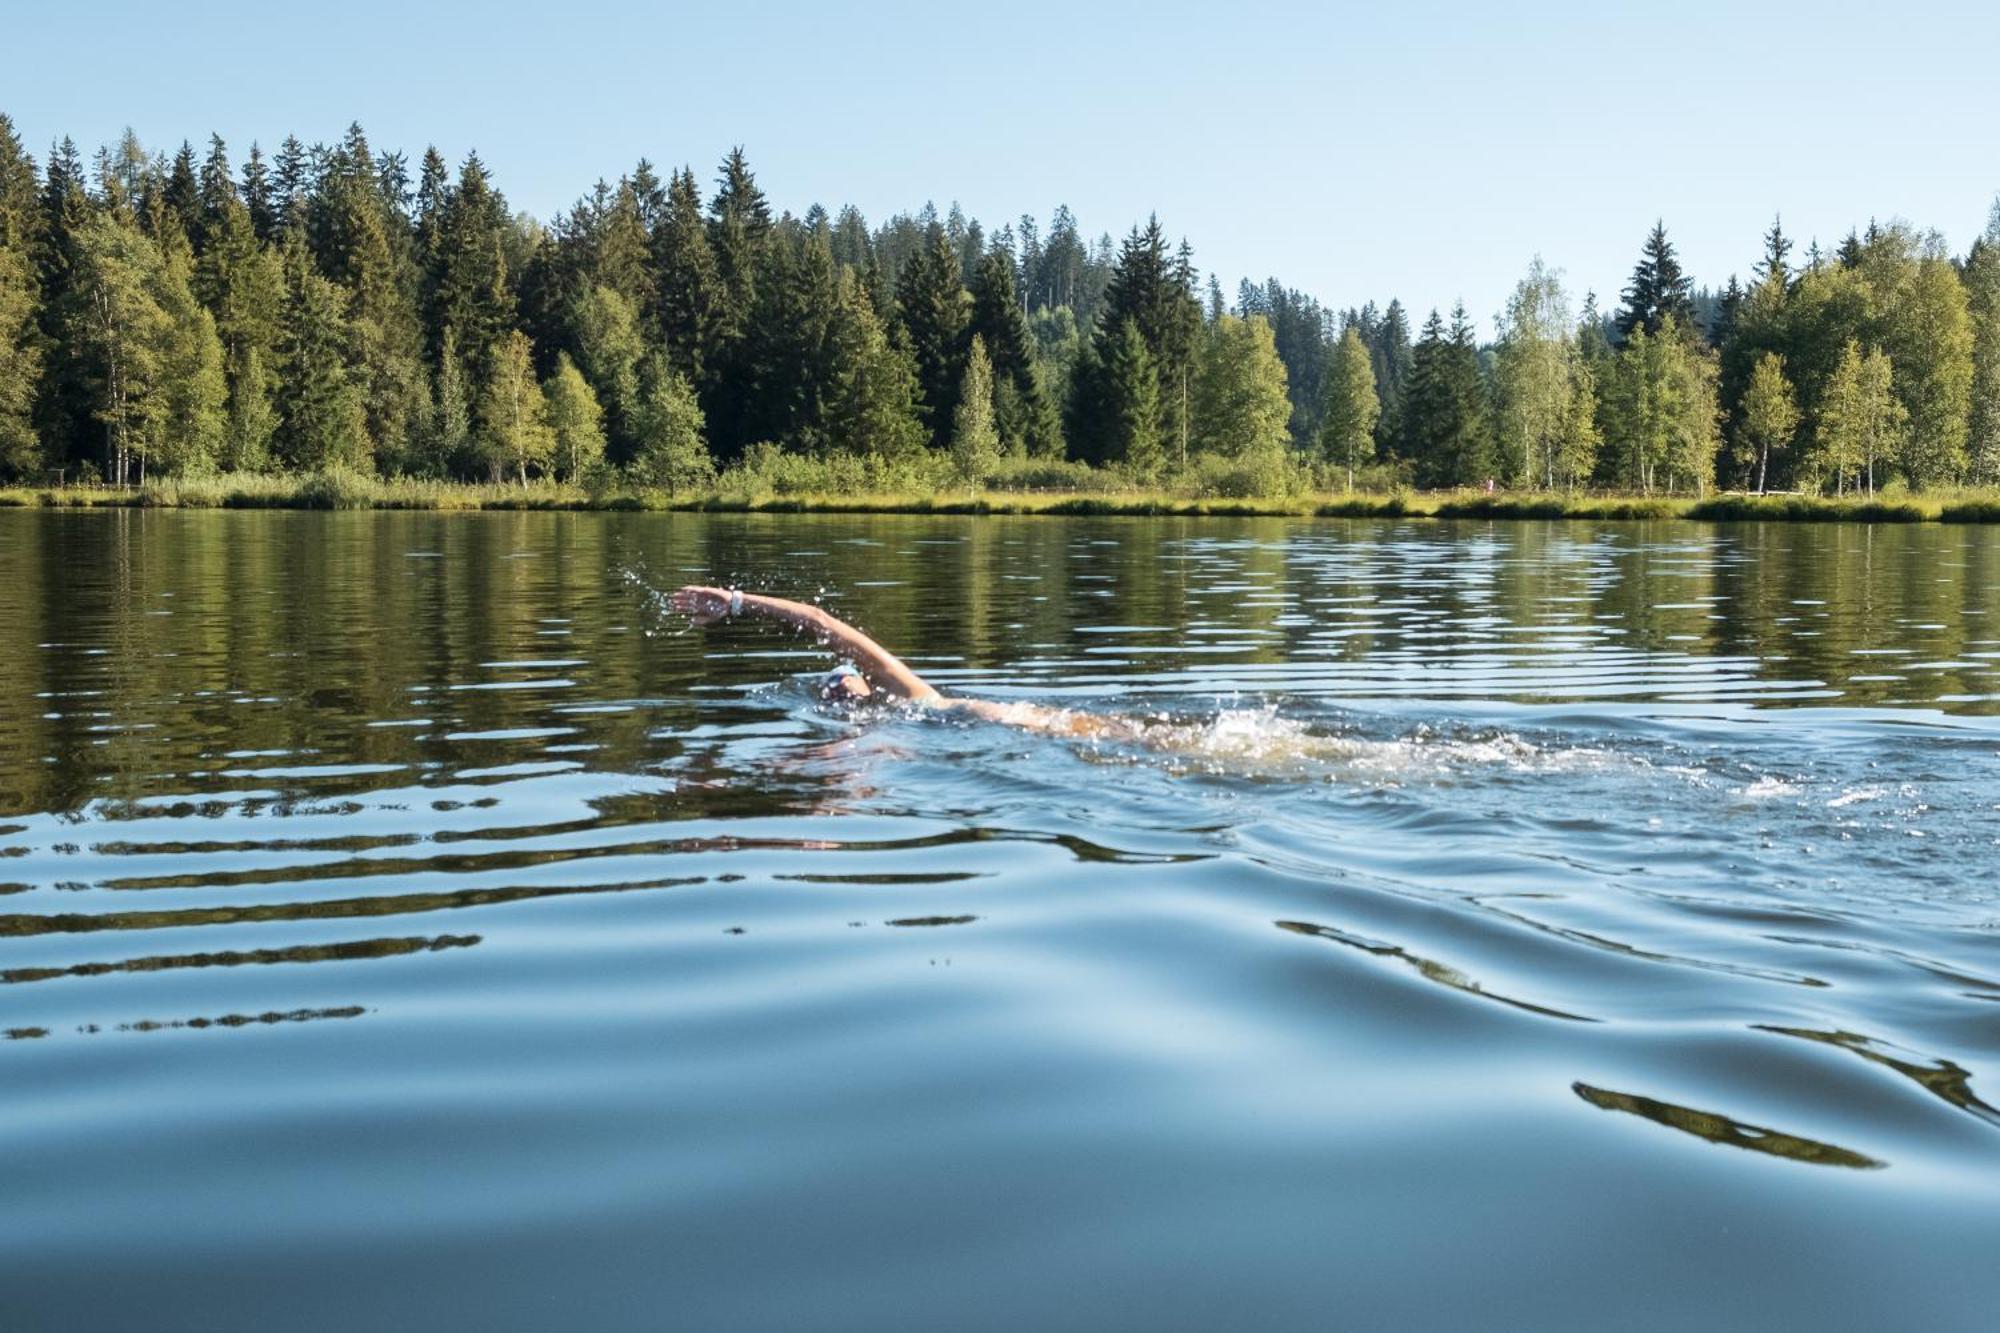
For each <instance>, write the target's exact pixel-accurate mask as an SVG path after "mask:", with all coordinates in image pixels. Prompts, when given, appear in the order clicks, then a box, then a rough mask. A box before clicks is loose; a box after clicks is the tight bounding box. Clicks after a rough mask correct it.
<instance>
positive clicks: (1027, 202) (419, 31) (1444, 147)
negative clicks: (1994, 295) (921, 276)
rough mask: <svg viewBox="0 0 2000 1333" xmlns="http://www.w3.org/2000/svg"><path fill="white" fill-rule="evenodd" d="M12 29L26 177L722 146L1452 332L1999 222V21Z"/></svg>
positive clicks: (1141, 12)
mask: <svg viewBox="0 0 2000 1333" xmlns="http://www.w3.org/2000/svg"><path fill="white" fill-rule="evenodd" d="M10 8H11V9H12V11H13V12H11V13H9V14H8V15H7V17H6V19H5V20H4V26H5V29H6V31H7V32H8V33H9V34H10V37H11V38H12V39H14V40H15V41H16V42H18V44H17V45H15V46H14V49H13V50H12V51H11V52H10V53H9V54H8V56H7V58H6V60H5V62H4V64H5V70H6V75H5V80H4V82H0V111H5V112H7V113H8V114H11V115H12V116H13V117H14V119H15V122H16V124H17V126H18V128H19V129H20V131H21V133H22V135H23V137H24V138H25V139H26V140H27V141H28V143H29V145H30V147H31V148H32V149H33V150H34V151H35V153H36V154H37V156H38V157H40V156H41V155H42V154H43V153H44V152H45V151H46V148H47V144H48V142H49V141H50V139H51V138H52V137H54V136H58V135H62V134H69V135H72V136H73V137H75V138H76V140H77V142H78V143H79V145H81V146H82V147H83V148H84V150H85V151H86V153H87V152H89V151H90V150H92V149H94V148H95V147H96V145H98V144H99V143H102V142H107V141H109V140H112V139H114V138H115V137H116V136H117V135H118V134H119V133H120V132H121V131H122V130H123V129H124V127H125V126H127V125H130V126H131V127H133V128H134V129H135V130H136V131H137V132H138V133H139V136H140V138H141V139H142V140H144V141H145V142H146V144H147V145H148V146H163V147H173V146H177V145H178V144H179V142H180V141H181V140H182V139H183V138H189V139H193V140H194V141H195V142H196V144H197V145H198V146H199V145H201V144H202V143H203V142H204V141H205V138H206V136H207V134H208V133H209V131H211V130H214V131H216V132H219V133H221V134H222V135H223V137H224V138H225V139H227V140H228V141H229V143H230V146H231V149H232V154H233V156H235V157H236V158H238V160H240V158H241V154H242V152H243V150H244V149H246V148H247V147H248V146H249V143H250V141H251V140H252V139H258V140H261V141H262V142H263V143H264V144H265V146H266V147H267V148H268V147H270V146H271V145H272V144H274V143H275V142H276V141H277V140H279V139H281V138H282V137H283V136H284V135H285V134H286V133H287V132H288V131H290V132H295V133H297V134H298V135H299V136H300V137H301V138H302V139H304V140H306V141H307V142H312V141H314V140H331V139H333V138H335V137H337V136H338V135H339V134H340V133H341V132H342V131H343V130H344V129H345V128H346V126H347V124H348V122H349V121H350V120H355V119H359V120H360V121H361V122H362V124H363V125H364V126H365V127H366V129H367V130H368V133H369V136H370V138H371V140H372V141H373V142H374V144H375V145H376V146H377V147H378V148H382V147H403V148H407V149H408V150H410V152H411V156H412V158H414V157H415V156H416V155H417V154H418V153H419V152H420V151H421V150H422V148H423V146H424V145H425V144H427V143H435V144H436V145H437V146H438V147H439V148H440V149H441V150H442V151H443V152H444V153H445V155H446V156H447V158H450V159H452V160H453V161H454V162H455V161H456V160H457V159H458V158H459V157H461V156H462V155H463V154H464V153H465V152H466V150H468V149H470V148H475V147H476V148H477V149H478V150H479V152H480V153H481V155H482V156H483V157H484V158H485V159H486V161H487V162H488V163H489V164H490V165H491V166H492V167H493V168H494V170H495V172H496V174H497V177H498V180H499V183H500V185H501V187H502V188H503V189H504V190H505V191H506V193H507V195H508V197H509V199H510V200H511V201H512V202H513V203H514V205H515V206H516V207H517V208H523V209H526V210H527V211H529V212H531V213H534V214H535V215H537V216H539V217H543V218H547V217H549V216H550V215H552V214H553V213H555V212H556V211H558V210H560V209H561V208H563V207H566V206H567V205H568V204H569V203H570V202H571V201H572V200H574V199H575V198H576V197H577V196H578V195H579V194H581V193H582V192H583V191H584V190H585V189H586V188H587V187H588V186H589V184H590V183H591V182H592V181H593V180H595V179H596V178H597V177H599V176H605V177H610V178H615V177H616V176H617V175H618V174H619V173H621V172H622V171H624V170H626V169H628V168H629V167H630V166H631V164H632V163H633V162H634V161H636V160H637V159H638V158H639V157H640V156H642V155H644V156H647V157H650V158H651V159H652V160H653V161H654V162H655V163H657V164H660V165H662V166H663V167H665V166H671V165H678V164H680V163H683V162H686V163H691V164H693V165H694V167H695V168H696V171H697V174H698V175H699V176H700V177H701V178H702V180H703V181H704V183H706V182H707V181H708V180H710V179H712V177H713V175H714V164H715V163H716V162H717V161H718V160H719V159H720V158H721V156H722V155H723V153H724V152H725V151H726V150H727V149H728V148H729V147H730V145H732V144H736V143H741V144H743V145H744V146H745V148H746V149H747V151H748V153H749V157H750V161H751V164H752V166H753V167H754V168H755V169H756V171H757V173H758V177H759V179H760V181H761V182H762V183H763V185H764V186H765V188H766V190H767V191H768V192H769V194H770V195H771V198H772V200H773V202H774V203H776V204H777V205H778V206H780V207H783V208H789V209H792V210H793V211H795V212H797V211H803V210H804V209H805V208H806V207H807V206H808V205H810V204H812V203H814V202H821V203H824V204H826V205H828V206H829V207H835V206H837V205H839V204H840V203H843V202H851V203H854V204H857V205H858V206H859V207H860V208H861V209H862V211H863V212H864V213H866V214H867V215H868V217H869V219H870V220H871V221H879V220H881V219H882V218H884V217H886V216H888V215H889V214H891V213H893V212H895V211H897V210H900V209H911V208H915V207H918V206H920V205H921V204H923V203H924V201H925V200H927V199H929V200H935V201H936V202H937V203H938V206H939V208H940V209H943V208H944V207H945V206H947V205H948V204H949V203H950V202H951V201H952V200H957V201H959V202H960V203H961V204H962V205H963V206H964V208H965V209H966V211H967V212H968V213H970V214H972V215H973V216H976V217H979V218H980V219H982V220H983V221H985V222H986V223H987V224H988V225H989V227H990V226H992V225H996V224H997V223H999V222H1001V221H1003V220H1006V219H1009V218H1012V217H1014V216H1015V215H1017V214H1019V213H1021V212H1022V211H1024V210H1026V211H1032V212H1034V213H1035V214H1037V215H1038V216H1040V217H1042V218H1044V219H1046V217H1047V215H1048V213H1049V212H1050V211H1051V209H1052V208H1053V206H1054V205H1055V204H1057V203H1059V202H1067V203H1068V204H1069V205H1070V206H1071V207H1072V208H1073V209H1074V210H1075V211H1076V213H1077V215H1078V217H1079V218H1080V220H1081V221H1082V224H1083V226H1084V229H1085V230H1086V232H1088V233H1090V234H1092V235H1094V234H1096V233H1097V232H1099V231H1110V232H1112V233H1114V234H1123V232H1124V231H1125V230H1126V228H1127V227H1129V226H1130V225H1131V224H1132V223H1133V222H1134V221H1136V220H1140V219H1142V218H1143V217H1144V216H1145V215H1146V214H1147V213H1148V212H1149V211H1155V210H1157V211H1158V213H1159V215H1160V218H1161V220H1162V222H1163V223H1164V224H1165V225H1166V227H1167V228H1168V230H1169V231H1170V232H1171V233H1172V234H1174V235H1176V236H1180V235H1185V236H1186V237H1187V238H1188V239H1189V240H1190V241H1191V242H1192V243H1193V245H1194V247H1195V253H1196V257H1197V260H1198V262H1199V263H1200V264H1201V265H1202V267H1203V268H1205V269H1213V270H1215V271H1216V272H1218V273H1219V274H1220V275H1221V277H1222V278H1223V281H1224V285H1225V288H1227V289H1228V290H1230V291H1231V293H1232V294H1233V291H1234V287H1235V280H1236V279H1237V278H1238V277H1240V276H1244V275H1246V274H1247V275H1251V276H1254V277H1262V276H1264V275H1267V274H1276V275H1278V276H1280V277H1281V278H1283V279H1284V280H1285V281H1286V282H1287V283H1289V284H1290V285H1292V286H1296V287H1300V288H1303V289H1305V290H1307V291H1309V292H1312V293H1313V294H1314V295H1317V296H1319V297H1320V298H1321V299H1322V300H1325V301H1327V302H1329V303H1330V304H1334V305H1337V306H1345V305H1349V304H1359V303H1360V302H1362V301H1364V300H1367V299H1369V298H1371V297H1372V298H1375V299H1377V300H1380V301H1383V302H1386V301H1387V299H1388V298H1389V297H1390V296H1401V297H1402V298H1403V300H1404V301H1405V303H1406V304H1408V305H1410V306H1411V307H1413V308H1414V309H1415V310H1416V311H1417V312H1418V315H1419V317H1420V316H1421V312H1422V311H1423V310H1424V309H1426V308H1428V307H1429V306H1431V305H1448V304H1449V303H1450V302H1451V301H1452V300H1454V299H1455V298H1457V297H1460V296H1462V297H1463V298H1464V299H1465V300H1466V302H1467V305H1468V306H1469V308H1470V309H1471V310H1472V312H1473V314H1474V315H1475V316H1476V317H1477V318H1478V319H1479V321H1480V323H1481V326H1482V329H1485V330H1488V331H1490V328H1491V323H1490V320H1491V316H1492V315H1493V314H1494V313H1495V312H1496V311H1497V310H1498V309H1499V307H1500V306H1501V304H1502V303H1503V302H1504V300H1505V298H1506V295H1507V292H1508V291H1509V290H1510V289H1511V287H1512V285H1513V283H1514V282H1515V280H1516V279H1517V278H1518V277H1519V275H1520V273H1521V272H1522V270H1523V269H1524V268H1525V267H1526V264H1527V262H1528V260H1529V258H1530V256H1531V255H1533V254H1535V253H1537V252H1539V253H1541V254H1542V255H1543V256H1544V257H1545V258H1546V259H1547V260H1548V262H1549V263H1550V264H1552V265H1555V266H1557V267H1559V268H1561V269H1563V270H1565V272H1566V274H1567V279H1568V281H1569V284H1570V286H1571V287H1572V289H1573V291H1574V292H1575V294H1576V295H1577V297H1578V298H1579V299H1580V297H1581V294H1582V292H1583V291H1584V289H1586V288H1595V289H1596V290H1597V291H1598V292H1599V294H1600V297H1602V298H1607V303H1608V300H1609V299H1615V293H1616V291H1617V289H1618V288H1619V287H1620V286H1621V285H1622V283H1623V280H1624V277H1625V275H1626V273H1627V272H1628V271H1629V269H1630V267H1631V263H1632V261H1633V259H1634V258H1635V257H1636V254H1637V251H1638V247H1639V243H1640V241H1641V240H1642V239H1643V236H1644V234H1645V231H1646V229H1647V228H1648V227H1649V226H1650V225H1651V223H1652V221H1653V219H1654V217H1655V216H1663V217H1664V218H1665V219H1666V222H1667V225H1668V229H1669V232H1670V234H1671V235H1672V236H1673V238H1674V240H1675V241H1676V243H1677V244H1678V245H1679V246H1680V249H1681V253H1682V257H1683V259H1684V261H1685V262H1686V264H1687V266H1688V268H1689V269H1690V271H1691V272H1692V273H1693V274H1694V276H1695V278H1696V280H1697V281H1698V282H1702V283H1720V282H1722V281H1723V280H1725V279H1726V278H1727V277H1728V275H1729V274H1730V273H1731V272H1741V273H1746V274H1747V272H1748V269H1749V266H1750V265H1751V264H1752V263H1753V262H1754V260H1755V258H1756V255H1757V247H1758V237H1759V234H1760V233H1761V232H1762V231H1763V229H1764V228H1765V227H1766V226H1767V225H1768V224H1769V222H1770V219H1771V215H1772V214H1773V213H1774V212H1778V211H1782V212H1783V214H1784V217H1785V224H1786V228H1787V230H1789V231H1791V232H1793V233H1794V234H1796V235H1797V236H1798V237H1799V239H1800V241H1801V243H1802V244H1803V243H1804V241H1805V240H1807V239H1809V238H1810V237H1812V236H1814V235H1817V236H1818V237H1819V238H1820V239H1821V241H1822V242H1823V243H1824V244H1826V245H1828V246H1829V247H1831V245H1832V244H1834V243H1835V242H1837V241H1838V239H1839V238H1840V237H1841V236H1842V235H1843V234H1845V232H1846V231H1847V230H1848V228H1849V227H1850V226H1854V225H1857V224H1865V223H1866V221H1867V220H1868V218H1869V217H1870V216H1880V217H1883V218H1889V217H1895V216H1901V217H1905V218H1907V219H1909V220H1910V221H1911V222H1913V223H1915V224H1917V225H1918V226H1919V227H1923V228H1932V227H1934V228H1936V229H1938V230H1939V231H1941V232H1943V233H1944V235H1945V237H1946V239H1947V240H1948V242H1949V243H1950V245H1951V247H1952V249H1953V250H1954V252H1957V251H1962V250H1963V248H1964V247H1965V245H1966V244H1968V243H1969V242H1970V240H1971V239H1972V237H1973V236H1974V235H1975V234H1977V232H1978V231H1979V229H1980V228H1981V227H1982V226H1983V225H1984V222H1985V219H1986V214H1987V209H1988V206H1989V203H1990V201H1991V199H1992V198H1993V196H1994V194H1995V192H1996V190H2000V146H1997V143H2000V141H1996V138H1995V130H1996V127H2000V92H1996V88H2000V78H1996V72H2000V7H1995V6H1992V5H1990V4H1967V3H1960V2H1959V0H1946V2H1942V3H1930V4H1924V5H1910V4H1904V5H1884V4H1880V3H1851V2H1849V0H1819V2H1818V3H1811V4H1806V3H1798V4H1783V5H1779V4H1758V3H1755V2H1754V0H1736V3H1714V2H1711V0H1699V2H1697V3H1689V2H1687V0H1682V2H1681V3H1675V4H1662V3H1652V4H1629V3H1621V2H1620V0H1595V2H1594V3H1569V2H1567V0H1565V2H1564V3H1540V4H1537V3H1515V4H1494V3H1488V4H1477V5H1475V4H1465V3H1438V2H1435V0H1433V2H1430V3H1397V2H1396V0H1387V2H1386V3H1385V2H1384V0H1375V3H1371V4H1367V5H1347V4H1335V3H1326V4H1310V3H1299V4H1291V5H1277V4H1263V3H1236V4H1227V5H1225V4H1181V3H1169V2H1166V0H1162V2H1161V3H1155V4H1151V5H1141V4H1117V5H1091V4H1088V3H1071V4H1063V5H1043V4H1040V3H1037V2H1035V0H1022V2H1020V3H1012V4H1004V5H986V6H979V7H976V8H972V7H959V6H951V5H939V4H935V3H933V4H922V5H913V4H903V3H876V4H866V5H842V4H836V3H820V4H811V5H802V4H794V3H789V2H788V0H784V2H773V0H765V2H764V3H757V4H750V3H738V4H734V5H699V6H696V5H688V6H672V5H642V4H637V3H629V4H608V3H590V2H587V0H574V2H568V3H541V4H533V5H530V4H525V3H517V2H516V0H488V3H485V4H481V5H463V6H461V5H424V4H420V3H418V2H417V0H404V2H403V3H398V4H381V3H377V0H343V2H341V3H334V4H304V5H282V4H270V3H261V4H255V5H250V4H241V3H203V2H202V0H186V3H182V4H176V5H164V4H158V3H89V2H88V0H74V2H72V3H66V4H39V5H17V6H11V7H10Z"/></svg>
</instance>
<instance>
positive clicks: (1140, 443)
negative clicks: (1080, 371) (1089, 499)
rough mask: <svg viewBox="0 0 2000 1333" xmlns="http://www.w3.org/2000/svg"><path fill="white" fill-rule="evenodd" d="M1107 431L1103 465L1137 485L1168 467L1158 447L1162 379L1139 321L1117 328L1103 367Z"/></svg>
mask: <svg viewBox="0 0 2000 1333" xmlns="http://www.w3.org/2000/svg"><path fill="white" fill-rule="evenodd" d="M1102 374H1103V383H1104V389H1103V393H1104V402H1105V407H1104V414H1105V426H1106V431H1107V438H1106V442H1105V443H1106V448H1105V457H1104V461H1105V462H1107V463H1111V464H1114V465H1116V466H1118V467H1120V468H1122V469H1123V470H1124V471H1125V473H1126V474H1127V475H1128V476H1130V477H1132V478H1133V479H1134V480H1136V481H1152V480H1154V479H1155V478H1157V477H1158V476H1159V474H1160V470H1161V468H1162V466H1163V465H1164V464H1165V462H1166V453H1165V450H1164V449H1163V448H1162V447H1161V442H1160V377H1159V372H1158V370H1157V369H1156V368H1155V366H1154V363H1153V354H1152V352H1151V350H1150V349H1148V348H1147V346H1146V339H1145V337H1144V335H1142V334H1141V333H1140V332H1139V322H1138V321H1137V320H1135V319H1129V318H1128V319H1126V320H1124V321H1123V322H1122V323H1120V324H1119V326H1118V336H1117V337H1116V338H1115V339H1114V340H1113V341H1112V343H1111V346H1110V348H1109V349H1108V355H1107V356H1106V357H1105V360H1104V366H1103V372H1102Z"/></svg>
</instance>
